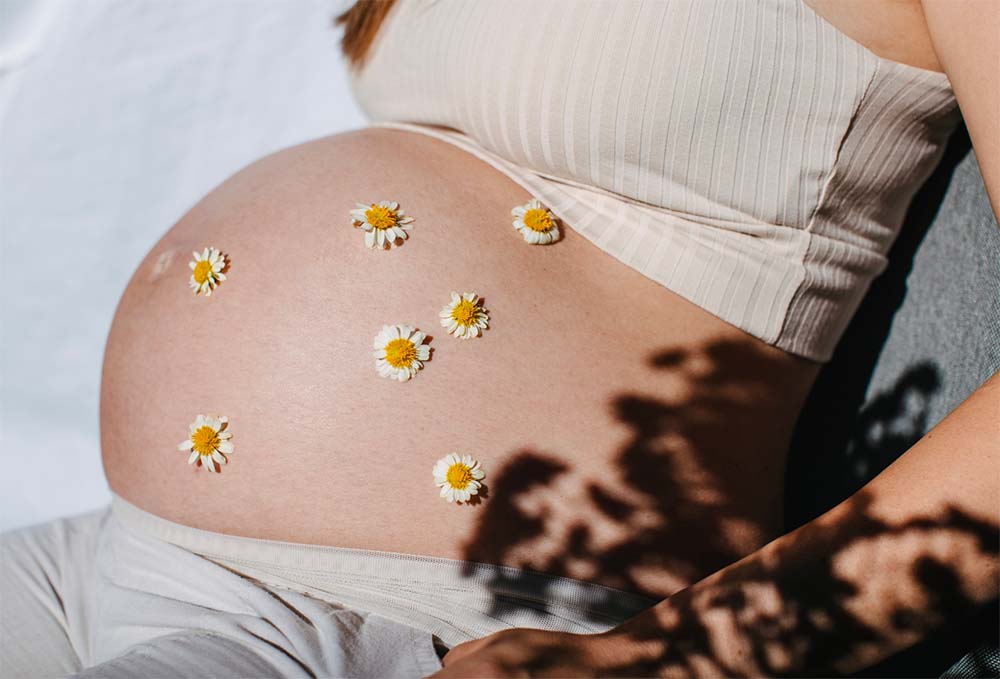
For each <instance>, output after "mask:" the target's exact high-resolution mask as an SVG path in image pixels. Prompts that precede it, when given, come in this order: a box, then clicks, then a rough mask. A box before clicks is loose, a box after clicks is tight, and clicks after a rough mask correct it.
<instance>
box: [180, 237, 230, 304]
mask: <svg viewBox="0 0 1000 679" xmlns="http://www.w3.org/2000/svg"><path fill="white" fill-rule="evenodd" d="M191 254H193V255H194V261H193V262H188V266H189V267H191V281H190V284H191V289H192V290H194V294H196V295H200V294H202V293H204V295H205V296H206V297H208V296H209V295H211V294H212V290H213V289H214V288H215V287H216V286H218V285H219V283H220V282H222V281H224V280H226V274H224V273H222V270H223V269H225V268H226V256H225V255H224V254H222V253H221V252H220V251H219V250H218V248H205V249H204V250H202V251H201V252H200V253H198V252H193V253H191Z"/></svg>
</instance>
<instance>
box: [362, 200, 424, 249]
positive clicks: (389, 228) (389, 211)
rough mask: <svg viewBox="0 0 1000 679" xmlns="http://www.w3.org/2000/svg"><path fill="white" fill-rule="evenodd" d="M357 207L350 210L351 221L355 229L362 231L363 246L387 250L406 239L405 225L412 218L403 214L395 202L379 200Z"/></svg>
mask: <svg viewBox="0 0 1000 679" xmlns="http://www.w3.org/2000/svg"><path fill="white" fill-rule="evenodd" d="M357 206H358V207H357V208H356V209H354V210H350V214H351V220H352V223H353V224H354V226H355V227H357V228H361V229H362V230H364V232H365V245H366V246H368V247H369V248H376V247H377V248H380V249H383V250H389V249H391V248H392V246H393V245H398V244H399V243H400V242H401V241H404V240H406V239H407V238H408V234H407V233H406V230H407V229H408V228H410V227H409V226H407V225H408V224H409V223H410V222H412V221H413V217H410V216H408V215H406V214H404V213H403V211H402V210H401V209H400V208H399V203H397V202H396V201H394V200H380V201H378V202H375V203H369V204H367V205H366V204H364V203H357Z"/></svg>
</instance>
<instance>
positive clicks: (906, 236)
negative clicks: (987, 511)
mask: <svg viewBox="0 0 1000 679" xmlns="http://www.w3.org/2000/svg"><path fill="white" fill-rule="evenodd" d="M997 370H1000V228H998V226H997V222H996V219H995V217H994V215H993V211H992V208H991V206H990V203H989V200H988V198H987V195H986V190H985V187H984V185H983V180H982V177H981V175H980V174H979V167H978V165H977V164H976V159H975V156H974V155H973V153H972V151H971V145H970V143H969V138H968V134H967V132H966V131H965V128H964V127H962V128H959V129H958V130H957V131H956V133H955V134H954V135H953V136H952V138H951V140H950V143H949V146H948V149H947V151H946V153H945V156H944V158H943V159H942V161H941V163H940V165H939V166H938V168H937V170H936V171H935V173H934V175H933V176H932V177H931V178H930V179H928V181H927V183H926V184H925V186H924V187H923V188H922V189H921V191H920V192H919V193H918V195H917V196H915V198H914V200H913V203H912V205H911V207H910V210H909V211H908V213H907V218H906V222H905V224H904V226H903V229H902V231H901V233H900V236H899V238H898V239H897V241H896V243H895V244H894V246H893V249H892V251H891V252H890V255H889V266H888V267H887V269H886V271H885V272H884V273H883V274H882V276H880V277H879V278H878V279H877V280H876V281H874V282H873V284H872V286H871V288H870V290H869V291H868V294H867V295H866V297H865V300H864V302H863V303H862V305H861V307H860V308H859V310H858V313H857V315H856V316H855V318H854V319H853V320H852V323H851V325H850V327H849V328H848V329H847V331H846V333H845V335H844V337H843V339H842V340H841V342H840V344H839V345H838V347H837V351H836V352H835V354H834V356H833V358H832V360H831V361H830V363H829V364H828V365H827V366H825V367H824V369H823V371H822V373H821V375H820V377H819V379H818V380H817V383H816V386H815V387H814V389H813V391H812V393H811V395H810V398H809V400H808V402H807V404H806V406H805V409H804V410H803V413H802V416H801V417H800V419H799V423H798V426H797V428H796V432H795V435H794V437H793V443H792V449H791V456H790V459H789V468H788V477H787V484H786V488H787V492H786V506H787V510H786V515H787V527H788V528H789V529H791V528H794V527H795V526H797V525H800V524H801V523H803V522H805V521H808V520H809V519H811V518H813V517H815V516H817V515H818V514H820V513H822V512H823V511H825V510H827V509H829V508H830V507H832V506H834V505H835V504H837V503H839V502H840V501H842V500H844V499H845V498H847V497H848V496H850V495H851V494H853V493H854V491H856V490H857V489H859V488H860V487H861V486H863V485H864V484H865V483H867V482H868V481H869V480H870V479H872V478H873V477H875V476H876V475H877V474H878V473H879V472H881V471H882V470H883V469H884V468H885V467H887V466H888V465H889V464H890V463H892V461H893V460H895V459H896V458H897V457H899V455H901V454H902V453H903V452H905V451H906V450H907V448H909V447H910V446H911V445H913V443H915V442H916V441H917V440H919V439H920V438H921V437H922V436H923V435H924V434H925V433H926V432H927V431H928V430H929V429H931V428H932V427H933V426H934V425H935V424H937V423H938V422H939V421H941V419H942V418H944V417H945V415H947V414H948V413H949V412H950V411H951V410H953V409H954V408H955V407H956V406H958V405H959V404H960V403H961V402H962V401H963V400H964V399H965V398H966V397H968V395H969V394H970V393H972V392H973V391H974V390H975V389H976V388H977V387H978V386H979V385H981V384H982V383H983V382H984V381H985V380H986V379H987V378H988V377H990V376H991V375H993V374H994V373H995V372H997ZM942 473H943V474H944V473H947V469H943V470H942ZM980 528H981V529H984V530H985V531H986V532H987V533H988V532H989V531H990V530H992V532H993V533H994V535H995V534H996V532H997V530H998V528H997V527H996V526H993V527H980ZM993 540H996V538H995V537H994V538H993ZM995 621H996V606H995V604H994V605H993V606H992V607H990V608H989V610H984V611H982V612H980V613H979V614H977V620H976V621H973V622H971V623H970V624H969V625H968V626H966V627H963V628H962V629H960V630H959V629H956V630H955V632H954V634H953V635H950V636H948V635H944V634H942V635H939V636H938V638H935V639H932V640H930V641H928V642H927V643H925V644H921V645H919V647H918V648H915V649H912V650H911V651H908V652H907V653H904V654H900V656H899V657H897V658H893V659H891V660H890V661H888V662H886V663H884V664H882V665H880V666H879V667H878V668H873V669H872V670H871V672H872V674H868V673H866V674H868V675H869V676H940V675H941V673H942V672H944V671H946V670H948V669H949V668H950V667H951V666H952V665H954V664H955V662H956V661H957V660H958V659H959V657H960V656H961V655H962V654H963V653H964V652H965V651H967V650H970V649H972V648H974V647H977V646H980V647H983V644H985V647H986V648H989V647H994V648H995V646H996V639H997V627H996V622H995ZM955 627H958V626H955ZM977 635H978V636H977ZM946 637H947V638H946ZM981 657H992V658H994V659H995V658H996V657H997V656H996V654H993V655H992V656H989V654H986V656H983V654H982V652H980V658H981ZM977 668H978V669H979V670H982V665H981V664H978V665H977ZM992 671H993V672H996V671H997V668H996V667H994V668H992ZM986 676H990V675H989V674H988V673H987V674H986Z"/></svg>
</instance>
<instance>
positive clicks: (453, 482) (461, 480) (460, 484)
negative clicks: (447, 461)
mask: <svg viewBox="0 0 1000 679" xmlns="http://www.w3.org/2000/svg"><path fill="white" fill-rule="evenodd" d="M444 478H445V480H446V481H447V482H448V485H450V486H451V487H452V488H454V489H455V490H465V487H466V486H467V485H469V482H470V481H472V470H471V469H469V468H468V467H467V466H465V465H464V464H453V465H451V466H450V467H448V472H447V473H446V474H445V475H444Z"/></svg>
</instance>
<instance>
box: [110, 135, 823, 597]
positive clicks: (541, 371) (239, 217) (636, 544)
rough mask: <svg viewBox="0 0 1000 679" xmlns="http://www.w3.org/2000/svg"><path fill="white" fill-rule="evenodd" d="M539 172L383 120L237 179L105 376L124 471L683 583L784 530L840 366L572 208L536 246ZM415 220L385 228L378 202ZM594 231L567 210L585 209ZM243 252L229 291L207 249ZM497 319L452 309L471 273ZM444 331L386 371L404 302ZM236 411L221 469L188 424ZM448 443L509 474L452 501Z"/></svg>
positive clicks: (349, 541) (193, 508) (390, 544)
mask: <svg viewBox="0 0 1000 679" xmlns="http://www.w3.org/2000/svg"><path fill="white" fill-rule="evenodd" d="M529 197H530V196H529V195H528V194H527V193H526V192H525V191H524V190H523V189H521V188H520V187H518V186H517V185H516V184H514V183H513V182H511V181H510V180H508V179H507V178H506V177H504V176H503V175H501V174H499V173H498V172H497V171H495V170H494V169H492V168H491V167H489V166H488V165H486V164H485V163H483V162H481V161H479V160H478V159H476V158H474V157H472V156H470V155H468V154H466V153H465V152H463V151H461V150H459V149H457V148H454V147H452V146H450V145H448V144H447V143H444V142H441V141H439V140H436V139H432V138H429V137H426V136H423V135H417V134H412V133H408V132H402V131H396V130H384V129H383V130H364V131H360V132H353V133H348V134H343V135H337V136H333V137H329V138H325V139H321V140H317V141H314V142H310V143H307V144H304V145H301V146H297V147H294V148H292V149H288V150H286V151H282V152H280V153H278V154H275V155H272V156H269V157H267V158H264V159H262V160H261V161H258V162H257V163H254V164H253V165H251V166H250V167H248V168H246V169H245V170H243V171H241V172H240V173H238V174H237V175H235V176H234V177H232V178H231V179H229V180H228V181H226V182H225V183H224V184H222V185H221V186H220V187H218V188H217V189H215V190H214V191H213V192H211V193H210V194H209V195H208V196H207V197H205V198H204V199H203V200H202V201H201V202H200V203H198V205H196V206H195V207H194V208H193V209H192V210H191V211H190V212H189V213H188V214H187V215H185V216H184V218H183V219H181V220H180V221H179V222H178V223H177V225H175V226H174V227H173V228H172V229H170V231H168V232H167V234H166V235H165V236H164V237H163V238H162V239H161V240H160V242H159V243H157V245H156V246H155V247H154V248H153V250H152V251H151V252H150V253H149V255H147V257H146V258H145V260H144V261H143V262H142V263H141V264H140V266H139V268H138V270H137V271H136V273H135V275H134V276H133V278H132V281H131V282H130V284H129V286H128V288H127V289H126V291H125V293H124V295H123V297H122V300H121V302H120V305H119V307H118V310H117V313H116V316H115V319H114V323H113V326H112V329H111V332H110V336H109V338H108V343H107V349H106V354H105V363H104V374H103V385H102V393H101V433H102V447H103V458H104V465H105V469H106V473H107V477H108V481H109V484H110V486H111V488H112V490H113V491H114V492H115V493H117V494H119V495H121V496H122V497H124V498H125V499H127V500H129V501H130V502H132V503H134V504H136V505H138V506H139V507H141V508H143V509H145V510H147V511H149V512H152V513H154V514H157V515H159V516H162V517H165V518H167V519H170V520H172V521H176V522H179V523H183V524H187V525H190V526H194V527H197V528H202V529H205V530H210V531H217V532H223V533H229V534H235V535H241V536H249V537H256V538H264V539H271V540H285V541H291V542H303V543H312V544H320V545H332V546H340V547H351V548H363V549H375V550H385V551H394V552H406V553H412V554H423V555H431V556H438V557H446V558H454V559H467V560H474V561H483V562H488V563H496V564H504V565H511V566H518V567H521V568H529V569H533V570H538V571H541V572H546V573H552V574H557V575H566V576H570V577H574V578H580V579H584V580H589V581H593V582H598V583H601V584H605V585H609V586H612V587H619V588H622V589H626V590H630V591H634V592H638V593H642V594H647V595H650V596H657V597H660V596H666V595H667V594H669V593H671V592H673V591H675V590H676V589H677V588H679V587H682V586H684V585H686V584H687V583H689V582H691V581H693V580H696V579H698V578H700V577H701V576H703V575H704V574H706V573H708V572H711V571H712V570H714V569H716V568H718V567H720V566H722V565H724V564H726V563H729V562H731V561H733V560H735V559H738V558H739V557H741V556H743V555H744V554H746V553H749V552H750V551H752V550H754V549H756V548H757V547H759V546H761V545H763V544H764V543H766V542H767V541H769V540H771V539H773V538H774V537H776V536H777V534H778V532H779V530H780V523H781V512H782V507H781V495H782V483H783V474H784V463H785V454H786V451H787V446H788V440H789V437H790V433H791V429H792V427H793V425H794V422H795V419H796V417H797V416H798V413H799V411H800V409H801V407H802V403H803V401H804V399H805V396H806V394H807V391H808V389H809V387H810V386H811V384H812V382H813V380H814V378H815V376H816V373H817V371H818V368H819V365H817V364H815V363H813V362H810V361H806V360H804V359H800V358H797V357H794V356H791V355H789V354H786V353H784V352H782V351H780V350H778V349H775V348H774V347H771V346H768V345H766V344H764V343H763V342H761V341H759V340H757V339H755V338H753V337H751V336H749V335H747V334H746V333H745V332H743V331H741V330H739V329H738V328H736V327H734V326H731V325H729V324H727V323H725V322H723V321H721V320H720V319H718V318H716V317H715V316H713V315H711V314H709V313H708V312H706V311H704V310H702V309H700V308H699V307H696V306H695V305H693V304H691V303H690V302H688V301H686V300H685V299H683V298H681V297H679V296H677V295H675V294H674V293H672V292H670V291H669V290H666V289H665V288H663V287H662V286H660V285H658V284H656V283H654V282H652V281H650V280H649V279H647V278H645V277H643V276H642V275H641V274H639V273H637V272H636V271H634V270H632V269H629V268H628V267H626V266H625V265H623V264H621V263H619V262H618V261H617V260H615V259H614V258H612V257H611V256H610V255H608V254H606V253H604V252H602V251H600V250H599V249H597V248H596V247H595V246H593V245H592V244H591V243H590V242H588V241H587V240H586V239H584V238H583V237H581V236H579V235H578V234H576V233H575V232H574V231H573V229H572V225H563V226H564V229H563V230H564V238H563V240H562V241H560V242H558V243H556V244H554V245H550V246H533V245H528V244H527V243H525V242H524V240H523V239H522V238H521V236H520V234H518V232H517V231H515V230H514V229H513V227H512V226H511V224H510V222H511V219H510V216H509V213H510V209H511V208H512V207H513V206H515V205H519V204H522V203H524V202H526V201H527V199H528V198H529ZM383 199H384V200H395V201H398V202H399V203H400V204H401V206H402V207H403V208H404V209H405V210H406V212H407V213H408V214H410V215H413V216H414V217H415V221H414V223H413V225H412V226H413V228H412V231H411V232H410V233H411V237H410V239H409V240H407V241H406V242H405V243H404V244H403V245H402V246H401V247H399V248H393V249H392V250H390V251H373V250H369V249H368V248H366V247H365V246H364V239H363V234H362V233H361V232H360V231H359V230H356V229H354V228H352V227H351V226H350V218H349V216H348V211H349V210H350V209H352V208H353V207H354V206H355V202H358V201H360V202H372V201H377V200H383ZM567 226H568V227H569V228H565V227H567ZM206 246H217V247H219V248H220V249H222V250H223V251H224V252H226V253H227V254H228V255H229V257H230V260H231V266H230V268H229V271H228V280H227V281H225V282H223V283H222V285H221V286H220V287H219V288H218V289H217V290H216V292H215V293H214V294H213V295H212V296H211V297H195V295H194V294H193V293H192V291H191V290H190V289H189V287H188V284H187V281H188V277H189V275H190V270H189V269H188V261H189V260H190V259H191V251H192V250H195V249H198V250H201V249H202V248H203V247H206ZM453 290H454V291H458V292H463V291H476V292H478V293H479V294H480V295H481V296H483V297H484V298H485V303H486V307H487V308H488V309H489V311H490V314H491V327H490V329H489V330H487V331H486V332H485V335H484V336H483V337H482V338H479V339H473V340H466V341H462V340H459V339H456V338H454V337H452V336H450V335H448V334H447V333H446V332H445V329H444V328H442V327H441V326H440V325H439V321H438V312H439V311H440V309H441V308H442V307H443V306H444V305H445V304H446V303H447V302H448V299H449V294H450V292H451V291H453ZM391 323H404V324H409V325H413V326H417V327H419V328H421V329H422V330H424V331H425V332H427V333H429V334H430V335H431V336H432V338H433V339H432V341H431V347H432V348H433V354H432V359H431V360H430V362H429V363H427V365H426V367H425V368H424V370H422V371H421V372H420V373H418V374H417V375H416V377H415V378H414V379H412V380H410V381H409V382H405V383H399V382H396V381H393V380H389V379H385V378H382V377H379V376H378V374H377V373H376V371H375V367H374V359H373V357H372V339H373V338H374V337H375V335H376V334H377V333H378V331H379V330H380V329H381V327H382V325H383V324H391ZM199 413H205V414H217V415H226V416H228V417H229V420H230V423H231V424H230V430H231V431H232V433H233V439H232V441H233V444H234V446H235V452H234V453H233V454H232V455H231V456H230V458H229V464H228V465H226V466H225V467H223V468H222V472H221V473H220V474H209V473H208V472H206V471H205V470H204V469H198V468H196V467H194V466H189V465H188V464H187V455H186V454H185V453H183V452H179V451H178V450H177V447H176V446H177V443H178V442H180V441H181V440H183V439H184V438H185V437H186V436H187V434H188V425H189V423H190V422H191V421H192V420H193V419H194V417H195V416H196V415H197V414H199ZM449 452H458V453H468V454H471V455H473V456H475V457H476V458H477V459H479V460H480V461H481V463H482V465H483V467H484V469H485V471H486V477H485V479H484V481H485V484H486V485H485V489H484V490H485V493H484V494H483V495H484V496H483V499H482V501H480V502H478V503H473V504H468V505H454V504H449V503H447V502H445V501H444V500H442V499H441V498H440V497H439V496H438V489H437V488H436V487H435V486H434V484H433V478H432V475H431V469H432V467H433V465H434V462H435V461H436V460H437V459H438V458H440V457H442V456H444V455H445V454H447V453H449Z"/></svg>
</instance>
